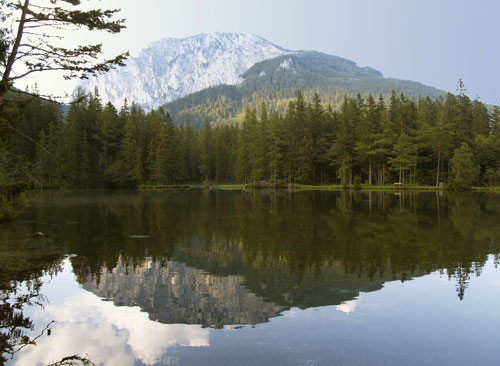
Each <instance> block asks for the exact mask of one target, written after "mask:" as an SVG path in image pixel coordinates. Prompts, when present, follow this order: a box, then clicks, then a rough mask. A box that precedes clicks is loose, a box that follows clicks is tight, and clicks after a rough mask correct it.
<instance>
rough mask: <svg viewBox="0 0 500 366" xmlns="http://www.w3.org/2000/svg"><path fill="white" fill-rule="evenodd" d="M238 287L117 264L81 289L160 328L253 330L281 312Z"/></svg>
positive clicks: (178, 269)
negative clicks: (135, 310) (144, 315)
mask: <svg viewBox="0 0 500 366" xmlns="http://www.w3.org/2000/svg"><path fill="white" fill-rule="evenodd" d="M243 282H244V278H243V277H241V276H214V275H210V274H209V273H207V272H204V271H200V270H198V269H196V268H192V267H187V266H186V265H185V264H182V263H177V262H171V261H169V262H166V263H160V262H158V261H156V262H154V261H152V260H151V259H150V258H147V259H145V260H144V262H143V263H142V264H140V265H136V266H134V267H127V266H125V265H124V263H123V261H122V260H121V259H120V260H119V262H118V264H117V266H116V267H115V268H113V270H111V271H108V270H107V269H104V270H103V272H102V273H101V275H100V277H99V281H95V280H92V279H91V278H90V277H89V279H88V281H87V282H85V283H84V284H83V288H85V289H86V290H88V291H91V292H93V293H95V294H96V295H98V296H99V297H102V298H104V299H109V300H110V301H112V302H113V303H114V304H115V305H116V306H139V307H140V308H141V310H142V311H145V312H147V313H148V314H149V318H150V319H151V320H155V321H159V322H161V323H165V324H177V323H184V324H201V325H203V326H209V327H213V328H222V327H224V325H227V324H257V323H263V322H266V321H267V320H268V319H269V318H271V317H273V316H276V315H278V313H279V312H281V311H283V310H284V307H282V306H278V305H276V304H273V303H271V302H266V301H265V300H264V299H263V298H262V297H258V296H256V295H255V294H253V293H252V292H250V291H249V290H248V289H247V288H245V286H244V285H243Z"/></svg>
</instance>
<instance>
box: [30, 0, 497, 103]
mask: <svg viewBox="0 0 500 366" xmlns="http://www.w3.org/2000/svg"><path fill="white" fill-rule="evenodd" d="M82 2H85V0H84V1H82ZM87 3H88V5H89V6H91V7H100V8H121V13H120V17H123V18H126V26H127V29H125V30H124V31H122V32H121V33H120V34H118V35H106V34H104V35H103V34H99V35H97V34H88V33H85V34H80V33H76V32H75V33H71V32H66V40H65V41H66V42H68V43H74V42H80V43H82V42H83V43H88V42H94V41H97V42H103V45H104V50H105V55H106V56H113V55H115V54H117V53H120V52H123V51H127V50H130V51H131V53H132V55H135V54H137V53H138V52H139V51H140V49H142V48H144V47H146V46H147V45H148V44H149V43H151V42H153V41H156V40H159V39H161V38H164V37H179V38H184V37H189V36H192V35H195V34H199V33H212V32H241V33H255V34H257V35H259V36H261V37H263V38H265V39H267V40H268V41H270V42H272V43H274V44H276V45H278V46H281V47H284V48H287V49H291V50H316V51H320V52H324V53H327V54H331V55H336V56H341V57H345V58H348V59H351V60H353V61H355V62H357V63H358V65H360V66H371V67H374V68H376V69H378V70H380V71H382V73H383V74H384V76H386V77H394V78H399V79H407V80H414V81H419V82H422V83H424V84H427V85H431V86H434V87H437V88H440V89H443V90H446V91H450V92H456V87H457V84H458V80H459V79H460V78H461V79H462V80H463V82H464V83H465V87H466V89H467V94H468V95H469V96H470V97H471V98H476V97H479V98H480V100H482V101H483V102H486V103H489V104H496V103H500V67H499V60H500V21H499V20H498V15H499V14H500V1H498V0H474V1H464V0H418V1H416V0H415V1H414V0H411V1H410V0H307V1H305V0H251V1H249V0H245V1H240V0H141V1H137V0H100V1H99V0H88V1H87ZM59 79H60V78H59ZM35 81H36V82H37V84H38V86H39V88H40V89H41V90H42V91H45V90H47V88H49V89H50V88H51V89H50V90H51V91H53V90H57V91H60V90H62V89H66V91H68V92H71V90H72V88H73V87H74V84H72V83H66V84H62V83H61V82H59V81H56V78H54V76H51V77H50V79H49V78H47V76H45V79H42V78H30V80H28V82H30V83H33V82H35Z"/></svg>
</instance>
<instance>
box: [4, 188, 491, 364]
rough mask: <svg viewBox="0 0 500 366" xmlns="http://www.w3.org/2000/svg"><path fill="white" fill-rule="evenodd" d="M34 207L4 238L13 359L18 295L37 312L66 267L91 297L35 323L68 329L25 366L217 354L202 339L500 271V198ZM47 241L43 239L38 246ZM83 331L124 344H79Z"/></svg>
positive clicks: (192, 199)
mask: <svg viewBox="0 0 500 366" xmlns="http://www.w3.org/2000/svg"><path fill="white" fill-rule="evenodd" d="M32 202H33V207H32V209H31V210H30V211H29V212H28V213H27V214H26V215H25V216H24V217H23V218H22V219H21V220H20V221H19V222H18V223H17V224H15V225H11V226H9V227H7V228H3V229H2V230H0V235H2V237H1V239H2V240H1V241H0V245H1V246H2V248H1V249H2V251H1V252H0V261H1V262H0V266H1V268H4V270H2V271H1V278H0V279H1V281H0V282H1V285H2V288H1V291H2V296H3V297H4V300H3V304H4V305H3V307H2V313H3V314H4V315H3V319H4V320H2V324H1V328H4V329H9V328H8V327H9V323H8V321H9V320H8V319H14V318H16V316H17V315H19V316H20V317H21V318H16V319H18V322H17V323H12V327H14V328H16V329H18V330H19V331H18V332H17V333H16V332H3V333H2V338H1V339H2V342H3V344H2V345H1V346H2V348H3V350H4V352H5V351H9V350H10V351H11V352H12V351H13V350H14V349H15V348H14V347H13V345H16V344H17V345H21V344H22V343H23V335H26V334H28V335H29V336H30V337H33V336H35V335H36V329H34V328H35V327H34V325H33V324H32V320H31V318H30V316H31V315H26V314H27V313H26V311H25V310H24V309H25V308H26V307H23V304H22V303H23V301H24V300H23V299H20V300H19V301H20V302H21V304H20V305H19V306H18V307H17V308H16V309H13V308H10V309H9V307H8V306H6V305H5V304H7V303H8V302H7V301H6V299H7V298H11V299H12V298H15V294H16V291H18V289H19V288H20V287H19V286H20V285H21V284H31V286H32V287H29V286H28V288H30V291H28V293H31V299H33V301H32V300H30V301H31V302H34V301H35V300H36V301H38V300H37V299H39V296H40V294H39V288H40V286H41V284H42V283H43V282H44V281H46V280H47V277H42V276H43V275H46V274H51V275H52V277H54V278H55V279H54V281H55V282H57V280H58V279H60V278H63V277H64V276H62V275H61V273H60V272H61V270H62V265H63V263H67V267H65V268H66V270H67V271H69V268H71V271H72V272H73V273H74V276H75V277H74V279H73V277H72V279H71V281H68V283H67V284H66V285H65V287H66V288H68V286H70V285H71V284H73V285H75V283H78V284H80V286H82V288H83V289H84V290H86V292H81V291H80V292H78V293H75V294H73V295H71V296H64V302H62V303H60V304H52V303H51V304H50V305H48V306H45V309H44V310H43V311H40V312H38V313H36V318H37V319H38V320H37V321H38V323H39V324H38V325H39V326H38V331H39V330H40V329H43V327H44V325H46V324H47V323H48V322H50V321H51V320H57V321H58V323H57V325H55V326H54V332H53V335H52V336H51V337H46V338H41V340H40V341H39V342H38V344H39V345H41V344H42V343H43V344H44V347H33V348H30V350H29V351H27V352H24V351H23V356H22V357H25V358H26V360H27V361H26V362H27V364H30V362H31V361H30V360H32V361H33V360H36V359H37V358H38V359H41V360H47V362H48V361H54V359H56V358H57V357H59V356H64V355H67V354H68V353H71V352H73V350H75V351H74V352H75V353H81V352H82V350H81V349H78V347H81V345H83V344H85V345H89V346H88V347H90V348H89V352H91V353H92V354H101V348H100V347H101V346H102V347H104V348H107V349H108V350H109V351H107V352H104V351H102V354H103V356H102V357H103V358H102V359H100V360H95V361H98V362H102V363H105V364H120V362H122V363H123V364H126V363H130V362H129V361H130V360H132V359H138V360H141V362H142V363H144V364H154V363H157V362H159V361H158V360H159V357H164V356H165V354H169V351H168V349H175V348H176V347H179V346H181V347H206V346H208V345H209V344H210V340H209V337H208V335H209V333H208V332H207V331H208V330H207V329H205V328H204V327H211V328H218V329H220V328H224V327H225V326H227V325H231V326H232V327H230V328H238V327H237V326H238V325H245V324H261V323H265V322H268V321H269V320H270V319H272V318H274V317H275V316H277V315H279V314H287V316H290V315H291V314H293V312H294V310H293V309H296V308H298V309H306V308H311V307H319V306H326V305H334V306H335V307H336V309H337V310H338V311H340V312H343V313H345V314H347V315H349V316H351V317H352V316H353V314H355V313H356V312H357V311H358V309H359V307H360V306H362V304H363V302H362V301H361V297H360V294H361V293H369V292H373V291H377V290H380V289H381V288H382V287H384V285H385V284H386V283H388V282H389V281H394V280H398V281H402V282H405V281H407V280H410V279H412V278H416V277H421V276H423V275H426V274H429V273H432V272H434V271H440V272H441V273H442V275H443V278H448V279H451V280H452V283H453V284H455V286H456V294H457V296H458V299H460V300H462V299H464V297H465V298H466V297H467V294H466V292H467V287H468V284H469V281H470V279H471V278H472V277H474V276H477V275H479V274H481V271H482V269H483V267H484V265H485V263H486V261H487V260H488V256H489V255H491V254H493V255H494V256H493V257H492V260H493V262H494V263H495V264H498V263H499V257H498V253H500V240H499V239H500V227H498V225H497V222H498V220H499V219H500V196H497V195H488V194H469V193H463V194H462V193H461V194H450V193H444V194H443V193H410V192H405V193H403V194H400V195H394V194H391V193H380V192H379V193H375V192H370V193H361V192H297V193H293V194H290V193H285V192H277V193H274V192H273V193H255V194H244V193H241V192H221V191H209V192H202V191H196V192H179V193H172V192H126V191H120V192H104V191H94V192H78V191H76V192H72V193H67V192H66V193H61V192H45V193H43V194H40V195H35V196H34V197H32ZM38 231H41V232H43V233H45V234H46V236H45V237H44V238H43V239H35V238H32V235H31V234H32V233H33V232H38ZM68 254H71V257H70V258H69V259H68V260H67V261H68V262H64V260H65V259H64V258H66V256H67V255H68ZM61 276H62V277H61ZM66 276H68V274H66ZM59 291H61V290H59ZM54 296H56V297H57V296H60V294H57V293H56V294H54ZM102 300H105V301H102ZM25 303H28V300H26V301H25ZM75 309H76V310H75ZM288 309H292V310H290V312H287V310H288ZM284 312H285V313H284ZM16 314H17V315H16ZM5 319H7V320H5ZM44 322H45V323H44ZM83 328H85V329H86V331H88V332H83V333H85V334H87V333H88V334H94V333H92V332H97V333H99V334H101V335H102V337H103V338H105V339H106V340H107V341H109V342H115V341H116V342H118V341H117V339H118V340H120V341H119V342H118V343H116V344H114V343H113V344H111V343H110V344H106V343H104V344H99V341H92V339H91V338H92V337H93V336H88V337H89V338H81V339H80V338H76V339H71V337H70V336H69V335H70V334H74V332H77V329H80V330H79V331H78V332H80V331H81V329H83ZM31 329H34V331H33V332H31V331H30V330H31ZM83 333H82V334H83ZM85 337H86V336H85ZM44 342H46V345H45V343H44ZM60 342H62V344H64V347H62V346H58V344H61V343H60ZM64 342H66V343H64ZM70 342H73V343H71V344H70ZM141 342H148V343H147V344H141ZM51 345H53V346H51ZM47 347H48V348H47ZM51 347H53V352H48V351H47V350H46V349H51ZM92 347H96V348H95V349H94V348H92ZM42 349H43V350H44V351H42ZM56 350H64V352H66V353H65V354H62V353H60V352H59V351H57V352H56ZM70 351H71V352H70ZM44 352H48V353H47V354H48V355H49V356H50V357H49V356H47V357H49V358H50V360H49V358H44V357H42V356H43V355H44V354H45V353H44ZM58 352H59V353H58ZM141 352H143V353H141ZM89 354H90V353H89ZM104 354H105V355H104ZM113 355H120V356H119V357H129V358H130V359H128V358H127V359H125V358H123V359H122V358H120V359H116V360H114V359H111V357H114V356H113ZM29 357H32V358H29ZM99 357H101V356H99ZM117 357H118V356H117ZM23 360H24V358H23ZM44 362H45V361H44ZM162 362H166V361H165V360H163V361H162ZM169 362H170V363H175V362H174V361H173V360H171V361H169Z"/></svg>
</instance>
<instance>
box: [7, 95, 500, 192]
mask: <svg viewBox="0 0 500 366" xmlns="http://www.w3.org/2000/svg"><path fill="white" fill-rule="evenodd" d="M14 99H17V100H16V102H15V103H10V105H9V106H8V107H9V108H4V111H3V117H4V118H3V121H2V129H1V133H2V141H5V143H4V144H3V145H2V146H3V150H2V152H1V153H2V159H1V164H2V165H1V168H2V169H1V172H2V175H3V177H4V178H2V179H6V177H10V178H11V179H12V180H13V181H16V182H23V183H25V184H26V185H27V186H29V187H31V188H56V187H136V186H139V185H170V184H181V183H201V182H212V183H247V184H248V183H252V184H255V183H260V184H263V182H265V183H266V184H270V185H278V186H283V185H289V184H339V185H344V186H348V185H352V184H368V185H384V184H388V183H390V184H393V183H394V182H398V183H401V184H411V185H415V184H419V185H445V186H446V185H448V186H451V187H458V188H459V187H469V186H478V185H481V186H492V185H499V184H500V108H499V107H498V106H495V107H493V108H491V110H490V111H489V110H488V108H487V107H486V106H485V105H484V104H483V103H482V102H480V101H479V100H473V101H472V100H471V99H470V98H469V97H468V96H466V95H465V94H464V93H463V92H459V93H458V95H453V94H450V93H449V94H447V95H446V97H444V98H439V99H436V100H431V99H430V98H421V99H418V100H412V99H409V98H407V97H406V96H405V95H403V94H401V95H396V93H393V94H392V96H391V97H390V100H388V101H385V100H384V99H383V98H382V97H379V98H374V97H372V96H369V97H368V98H366V99H363V98H361V97H360V96H358V97H355V98H351V97H348V96H345V98H344V100H343V103H342V105H341V107H340V109H339V110H333V109H332V108H331V107H330V106H325V105H323V104H322V102H321V100H320V99H319V97H318V96H317V95H316V96H315V97H314V98H313V100H312V101H311V102H306V101H305V100H304V97H303V95H302V93H301V91H298V92H297V97H296V98H295V99H294V100H292V101H290V102H289V104H288V107H287V109H286V111H285V113H279V112H272V111H269V110H268V108H267V107H266V104H264V103H263V104H262V106H261V107H260V108H259V109H258V110H255V109H250V108H246V110H245V112H244V118H243V121H242V122H241V123H239V124H237V123H218V124H215V125H214V124H212V123H211V121H210V120H209V119H208V118H206V119H205V122H204V124H203V126H202V127H201V128H200V129H199V130H196V129H194V128H193V127H192V126H191V125H190V122H189V119H187V120H185V121H173V120H172V119H171V118H170V115H169V113H168V112H166V111H164V110H163V109H162V108H160V109H158V110H153V111H151V112H145V111H144V110H142V109H141V108H140V107H139V106H137V105H135V104H134V103H132V104H131V105H125V106H123V107H122V108H121V109H120V110H117V109H116V108H115V107H114V106H113V105H111V104H109V103H108V104H105V105H103V104H102V102H101V100H100V98H99V96H98V95H96V94H90V95H84V94H82V93H77V94H76V95H75V97H74V101H73V102H72V104H71V105H70V106H69V109H68V110H67V111H66V113H65V115H63V111H62V109H61V107H60V105H58V104H56V103H53V102H50V101H46V100H43V99H39V98H33V97H26V96H25V95H23V94H18V95H16V96H15V98H14Z"/></svg>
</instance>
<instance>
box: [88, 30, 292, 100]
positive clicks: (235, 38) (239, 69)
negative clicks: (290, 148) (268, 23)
mask: <svg viewBox="0 0 500 366" xmlns="http://www.w3.org/2000/svg"><path fill="white" fill-rule="evenodd" d="M287 53H292V52H291V51H288V50H285V49H283V48H280V47H278V46H276V45H274V44H272V43H270V42H268V41H266V40H265V39H263V38H261V37H259V36H257V35H254V34H242V33H213V34H199V35H196V36H193V37H188V38H184V39H177V38H165V39H162V40H160V41H158V42H154V43H152V44H151V45H150V46H149V47H148V48H146V49H144V50H142V51H141V52H140V54H139V55H138V56H137V57H131V58H130V59H129V60H128V61H127V65H126V66H125V67H123V68H118V69H115V70H112V71H110V72H109V73H107V74H105V75H101V76H99V77H96V78H92V79H89V80H85V81H83V83H82V87H83V88H84V89H86V90H90V91H93V90H94V89H95V88H97V90H98V92H99V94H100V96H101V98H102V99H103V101H104V102H107V101H110V102H111V103H113V104H114V105H115V106H116V107H120V106H121V105H123V102H124V100H125V99H127V100H128V101H129V103H130V102H131V101H135V102H136V103H137V104H139V105H141V106H142V107H144V108H146V109H149V108H157V107H159V106H160V105H163V104H165V103H167V102H170V101H173V100H175V99H178V98H181V97H183V96H186V95H188V94H191V93H194V92H196V91H199V90H202V89H205V88H208V87H210V86H215V85H220V84H231V85H234V84H238V83H239V82H241V81H242V79H241V74H243V73H244V72H245V71H247V70H248V69H249V68H250V67H251V66H253V65H254V64H255V63H257V62H260V61H263V60H267V59H271V58H274V57H277V56H280V55H283V54H287Z"/></svg>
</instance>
